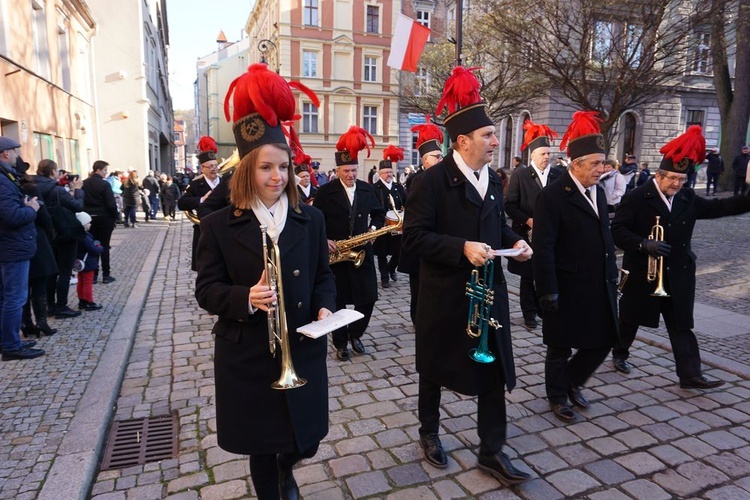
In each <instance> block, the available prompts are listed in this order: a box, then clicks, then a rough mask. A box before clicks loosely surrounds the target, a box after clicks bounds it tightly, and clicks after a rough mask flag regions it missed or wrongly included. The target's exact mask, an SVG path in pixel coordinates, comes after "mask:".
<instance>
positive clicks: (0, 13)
mask: <svg viewBox="0 0 750 500" xmlns="http://www.w3.org/2000/svg"><path fill="white" fill-rule="evenodd" d="M96 29H97V24H96V21H95V18H94V16H93V14H92V12H91V11H90V9H89V6H88V5H87V4H86V2H84V1H75V0H71V1H66V2H56V1H53V0H0V135H3V136H7V137H11V138H13V139H16V140H17V141H18V142H19V143H20V144H21V156H22V157H23V158H24V159H25V160H26V161H28V162H29V163H30V164H31V171H32V172H33V171H34V170H35V169H36V165H37V164H38V163H39V161H41V160H43V159H52V160H54V161H55V162H56V163H57V164H58V167H59V168H61V169H65V170H68V171H70V172H75V173H78V174H81V173H85V172H87V171H88V166H89V165H90V164H91V162H92V161H93V160H95V159H96V158H97V156H98V140H99V130H98V121H97V118H96V116H95V115H96V112H95V91H94V87H93V85H92V72H93V70H92V68H93V56H92V38H93V36H94V33H95V30H96Z"/></svg>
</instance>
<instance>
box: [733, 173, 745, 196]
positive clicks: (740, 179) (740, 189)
mask: <svg viewBox="0 0 750 500" xmlns="http://www.w3.org/2000/svg"><path fill="white" fill-rule="evenodd" d="M744 192H745V176H744V175H737V174H734V195H735V196H737V195H738V194H742V193H744Z"/></svg>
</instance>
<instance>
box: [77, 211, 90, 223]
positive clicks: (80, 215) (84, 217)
mask: <svg viewBox="0 0 750 500" xmlns="http://www.w3.org/2000/svg"><path fill="white" fill-rule="evenodd" d="M76 219H78V222H80V223H81V225H82V226H85V225H86V224H88V223H89V222H91V216H90V215H89V214H87V213H86V212H76Z"/></svg>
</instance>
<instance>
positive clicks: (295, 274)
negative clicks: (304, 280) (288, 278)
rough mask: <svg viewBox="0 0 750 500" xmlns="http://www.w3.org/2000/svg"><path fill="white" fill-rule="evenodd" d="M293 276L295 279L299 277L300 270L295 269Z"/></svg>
mask: <svg viewBox="0 0 750 500" xmlns="http://www.w3.org/2000/svg"><path fill="white" fill-rule="evenodd" d="M292 276H294V277H297V276H299V269H295V270H294V271H292Z"/></svg>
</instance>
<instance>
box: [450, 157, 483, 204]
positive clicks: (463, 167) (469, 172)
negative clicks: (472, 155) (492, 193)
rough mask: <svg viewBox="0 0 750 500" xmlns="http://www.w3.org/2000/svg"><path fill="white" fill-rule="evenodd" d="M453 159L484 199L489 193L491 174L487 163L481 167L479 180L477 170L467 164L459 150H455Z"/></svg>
mask: <svg viewBox="0 0 750 500" xmlns="http://www.w3.org/2000/svg"><path fill="white" fill-rule="evenodd" d="M453 161H455V162H456V166H457V167H458V168H459V170H461V173H463V174H464V177H466V180H468V181H469V182H470V183H471V185H472V186H474V188H475V189H476V190H477V192H478V193H479V196H481V197H482V199H484V196H485V195H486V194H487V189H488V188H489V186H490V174H489V173H488V172H487V165H482V168H480V169H479V179H478V180H477V178H476V176H475V175H474V172H475V171H474V170H472V169H471V168H470V167H469V166H468V165H467V164H466V162H465V161H464V159H463V158H462V157H461V154H460V153H459V152H458V151H455V150H454V151H453Z"/></svg>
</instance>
